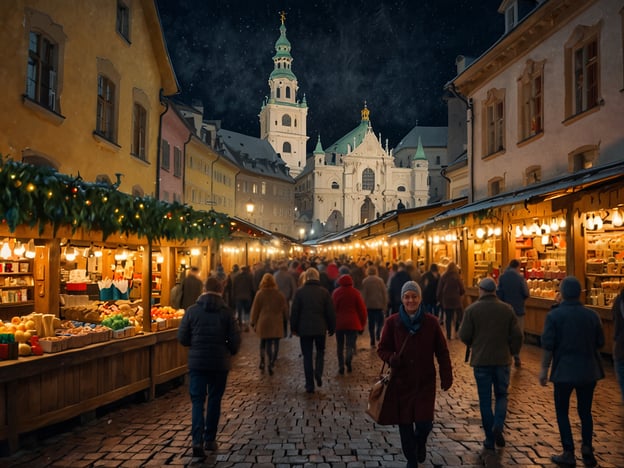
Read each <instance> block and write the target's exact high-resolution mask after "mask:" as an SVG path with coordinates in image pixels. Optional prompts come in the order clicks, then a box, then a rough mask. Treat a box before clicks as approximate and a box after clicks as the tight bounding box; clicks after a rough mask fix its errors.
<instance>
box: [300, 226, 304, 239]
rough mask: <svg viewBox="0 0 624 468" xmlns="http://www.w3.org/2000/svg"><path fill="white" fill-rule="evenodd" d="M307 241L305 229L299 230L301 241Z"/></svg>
mask: <svg viewBox="0 0 624 468" xmlns="http://www.w3.org/2000/svg"><path fill="white" fill-rule="evenodd" d="M304 239H305V228H299V240H304Z"/></svg>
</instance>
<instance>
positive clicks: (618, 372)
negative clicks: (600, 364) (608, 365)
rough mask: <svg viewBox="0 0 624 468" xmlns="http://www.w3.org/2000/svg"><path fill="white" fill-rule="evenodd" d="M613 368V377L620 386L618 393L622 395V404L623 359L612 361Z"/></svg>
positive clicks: (623, 382)
mask: <svg viewBox="0 0 624 468" xmlns="http://www.w3.org/2000/svg"><path fill="white" fill-rule="evenodd" d="M613 367H614V368H615V376H616V377H617V381H618V383H619V384H620V393H621V394H622V402H624V359H622V360H621V361H618V360H617V359H614V360H613Z"/></svg>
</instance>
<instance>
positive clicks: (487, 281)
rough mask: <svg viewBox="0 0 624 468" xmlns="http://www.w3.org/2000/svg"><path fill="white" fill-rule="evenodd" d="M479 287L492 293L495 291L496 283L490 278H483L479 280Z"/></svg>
mask: <svg viewBox="0 0 624 468" xmlns="http://www.w3.org/2000/svg"><path fill="white" fill-rule="evenodd" d="M479 289H483V290H484V291H485V292H489V293H493V292H494V291H496V283H495V282H494V280H493V279H492V278H483V279H482V280H481V281H479Z"/></svg>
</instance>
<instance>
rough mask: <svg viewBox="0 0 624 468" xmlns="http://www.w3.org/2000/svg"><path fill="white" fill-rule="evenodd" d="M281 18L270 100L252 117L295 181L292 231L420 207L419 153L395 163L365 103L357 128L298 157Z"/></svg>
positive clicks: (302, 125) (297, 107)
mask: <svg viewBox="0 0 624 468" xmlns="http://www.w3.org/2000/svg"><path fill="white" fill-rule="evenodd" d="M284 19H285V17H284V14H282V17H281V22H282V24H281V26H280V37H279V38H278V40H277V41H276V43H275V51H276V53H275V55H274V56H273V63H274V69H273V71H272V72H271V75H270V77H269V89H270V96H268V97H266V98H265V100H264V102H263V103H262V107H261V110H260V114H259V119H260V138H261V139H264V140H267V141H268V142H269V143H270V144H271V146H272V147H273V148H274V149H275V152H276V153H278V154H279V155H280V157H281V159H282V160H283V161H284V162H285V163H286V165H287V166H288V168H289V169H290V174H291V175H292V176H293V177H294V178H295V200H294V203H295V217H296V219H295V225H296V226H300V227H303V228H304V229H306V231H307V232H309V233H310V231H311V228H312V227H314V233H311V235H312V236H313V237H319V236H321V235H323V234H325V233H329V232H337V231H340V230H343V229H345V228H348V227H351V226H354V225H358V224H361V223H365V222H367V221H372V220H373V219H375V218H377V217H378V216H380V215H381V214H383V213H386V212H388V211H392V210H396V209H402V208H414V207H417V206H424V205H426V204H427V201H428V198H429V194H428V191H429V178H428V175H429V169H428V167H429V163H428V161H427V157H426V156H425V154H424V152H423V151H422V148H420V150H418V149H417V150H415V151H414V153H413V155H412V157H411V159H410V160H409V161H407V162H406V161H402V162H401V164H397V162H396V161H395V157H394V155H393V153H392V151H391V150H389V149H388V144H387V142H386V145H385V148H384V146H383V145H382V142H381V136H379V137H377V136H375V134H374V132H373V127H372V124H371V121H370V111H369V109H368V108H367V106H366V105H364V109H362V111H361V122H360V124H359V125H358V126H357V127H356V128H354V129H353V130H352V131H350V132H349V133H347V134H346V135H344V136H343V137H342V138H340V139H339V140H338V141H336V142H335V143H333V144H332V145H330V146H329V147H327V148H326V149H323V147H322V144H321V139H320V136H319V138H318V141H317V144H316V148H315V150H314V152H313V154H312V155H311V156H310V157H308V158H306V142H307V139H308V136H307V122H306V119H307V112H308V106H307V102H306V99H305V96H304V98H303V99H302V100H301V101H299V100H297V91H298V82H297V78H296V76H295V74H294V73H293V71H292V68H291V65H292V60H293V59H292V56H291V55H290V50H291V45H290V42H289V41H288V39H287V38H286V26H285V25H284Z"/></svg>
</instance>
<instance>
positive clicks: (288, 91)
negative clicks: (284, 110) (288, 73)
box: [286, 86, 290, 99]
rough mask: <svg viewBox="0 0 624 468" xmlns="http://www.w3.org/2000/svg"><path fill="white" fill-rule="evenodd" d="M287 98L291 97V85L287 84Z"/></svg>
mask: <svg viewBox="0 0 624 468" xmlns="http://www.w3.org/2000/svg"><path fill="white" fill-rule="evenodd" d="M286 98H287V99H290V86H286Z"/></svg>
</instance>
